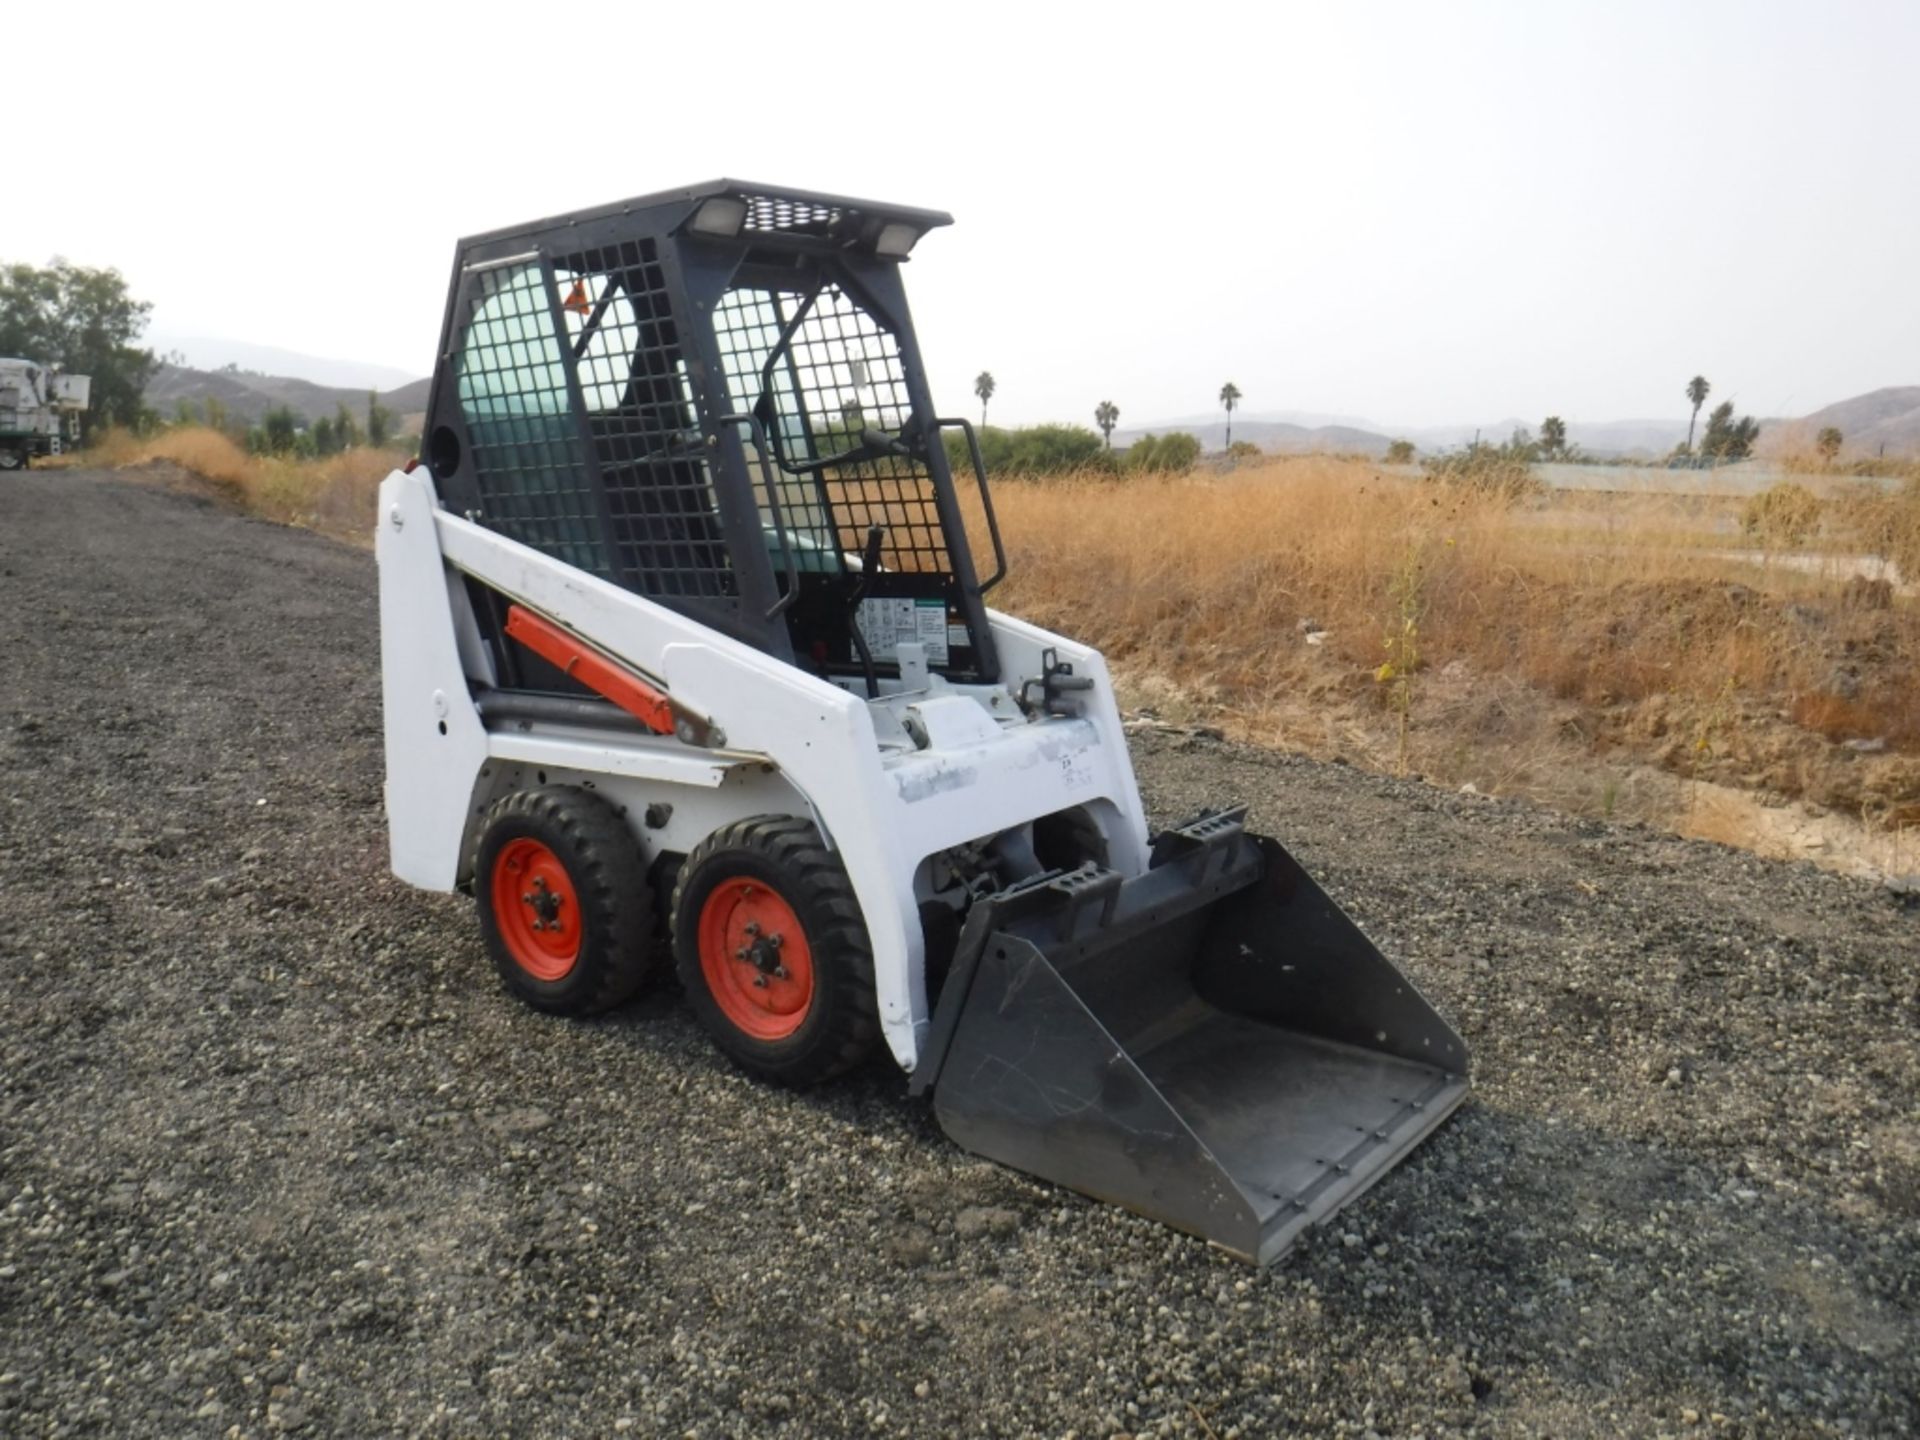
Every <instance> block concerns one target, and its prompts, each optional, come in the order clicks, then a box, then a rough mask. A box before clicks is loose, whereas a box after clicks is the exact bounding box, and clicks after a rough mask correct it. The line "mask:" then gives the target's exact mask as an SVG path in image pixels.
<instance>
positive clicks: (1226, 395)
mask: <svg viewBox="0 0 1920 1440" xmlns="http://www.w3.org/2000/svg"><path fill="white" fill-rule="evenodd" d="M1220 403H1221V404H1222V405H1224V406H1226V407H1227V449H1229V450H1231V449H1232V448H1233V407H1234V406H1236V405H1238V404H1239V403H1240V387H1239V386H1238V385H1236V384H1234V383H1233V381H1231V380H1229V381H1227V383H1226V384H1224V385H1222V386H1221V387H1220Z"/></svg>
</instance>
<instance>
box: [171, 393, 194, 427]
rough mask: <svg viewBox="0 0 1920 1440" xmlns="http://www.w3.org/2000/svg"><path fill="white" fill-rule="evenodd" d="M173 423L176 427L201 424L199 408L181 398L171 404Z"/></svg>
mask: <svg viewBox="0 0 1920 1440" xmlns="http://www.w3.org/2000/svg"><path fill="white" fill-rule="evenodd" d="M173 423H174V424H176V425H198V424H200V423H201V415H200V406H199V405H198V404H197V403H196V402H194V401H192V400H189V399H187V398H186V396H184V395H183V396H181V397H180V398H179V399H178V400H176V401H174V404H173Z"/></svg>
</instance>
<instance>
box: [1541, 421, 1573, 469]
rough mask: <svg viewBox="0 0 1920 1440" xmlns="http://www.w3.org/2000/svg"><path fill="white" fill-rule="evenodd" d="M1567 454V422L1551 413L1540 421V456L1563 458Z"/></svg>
mask: <svg viewBox="0 0 1920 1440" xmlns="http://www.w3.org/2000/svg"><path fill="white" fill-rule="evenodd" d="M1566 454H1567V422H1566V421H1564V420H1562V419H1561V418H1560V417H1559V416H1558V415H1549V416H1547V418H1546V419H1544V420H1542V421H1541V422H1540V458H1541V459H1542V460H1561V459H1564V458H1565V457H1566Z"/></svg>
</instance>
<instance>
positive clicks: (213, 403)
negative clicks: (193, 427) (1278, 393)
mask: <svg viewBox="0 0 1920 1440" xmlns="http://www.w3.org/2000/svg"><path fill="white" fill-rule="evenodd" d="M207 424H209V425H211V426H212V427H213V428H214V429H216V430H225V429H226V428H227V407H226V405H225V404H224V403H223V402H222V401H221V399H220V397H219V396H217V395H209V396H208V397H207Z"/></svg>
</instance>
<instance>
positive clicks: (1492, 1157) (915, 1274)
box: [0, 472, 1920, 1437]
mask: <svg viewBox="0 0 1920 1440" xmlns="http://www.w3.org/2000/svg"><path fill="white" fill-rule="evenodd" d="M376 649H377V636H376V624H375V610H374V576H373V567H372V563H371V561H370V559H369V558H368V556H367V555H365V554H363V553H360V552H357V551H354V550H350V549H346V548H343V547H340V546H337V545H334V544H331V543H329V542H326V541H323V540H319V539H316V538H314V537H312V536H309V535H305V534H302V533H299V532H296V531H289V530H283V529H278V528H276V527H273V526H270V525H267V524H263V523H259V522H256V521H252V520H248V519H244V518H241V517H238V516H235V515H232V514H229V513H226V512H224V511H222V510H219V509H217V508H215V507H213V506H211V505H209V504H206V503H204V502H199V501H195V500H193V499H192V498H190V497H186V496H182V495H180V494H175V493H168V492H166V491H165V490H163V489H162V488H160V487H159V486H157V485H154V484H135V483H131V482H128V481H126V480H123V479H116V478H112V477H107V476H102V475H98V474H90V473H86V472H65V473H48V472H36V473H34V474H31V475H27V476H12V477H8V478H7V479H6V480H5V481H4V482H0V764H4V766H5V776H6V786H5V803H4V805H0V874H4V876H5V877H6V878H5V881H4V889H0V966H4V969H5V974H6V977H7V981H8V987H9V993H8V996H7V1001H6V1004H5V1007H4V1009H3V1010H0V1065H3V1066H4V1071H3V1073H0V1434H4V1435H7V1436H23V1437H24V1436H42V1435H48V1436H51V1435H112V1436H176V1435H178V1436H188V1435H209V1436H218V1435H227V1436H240V1435H246V1436H254V1435H264V1434H272V1433H275V1432H298V1433H302V1434H307V1435H344V1436H370V1435H387V1434H407V1435H446V1436H461V1435H513V1436H530V1437H531V1436H541V1437H545V1436H563V1435H582V1436H585V1435H594V1436H599V1435H610V1434H623V1433H624V1434H633V1435H644V1436H652V1435H681V1434H686V1435H696V1436H702V1437H719V1436H769V1435H794V1436H798V1435H841V1434H880V1433H885V1434H893V1435H916V1436H921V1435H958V1434H976V1435H1028V1434H1031V1435H1045V1436H1061V1435H1069V1434H1074V1435H1079V1436H1083V1437H1090V1436H1110V1435H1114V1434H1120V1433H1126V1434H1134V1435H1162V1434H1178V1435H1187V1436H1201V1437H1207V1436H1218V1437H1226V1436H1232V1435H1236V1434H1237V1435H1241V1436H1255V1435H1261V1436H1265V1435H1326V1434H1352V1435H1362V1434H1366V1433H1369V1432H1372V1433H1377V1434H1379V1435H1382V1436H1388V1435H1391V1436H1399V1437H1407V1436H1413V1435H1425V1436H1428V1437H1438V1436H1442V1435H1458V1434H1473V1435H1555V1436H1572V1435H1614V1434H1633V1435H1653V1434H1673V1435H1688V1434H1696V1433H1697V1434H1702V1435H1706V1434H1712V1435H1739V1434H1765V1435H1800V1434H1827V1433H1842V1434H1845V1433H1851V1434H1855V1435H1869V1434H1871V1435H1889V1436H1891V1435H1904V1434H1911V1433H1913V1432H1915V1431H1916V1430H1920V1360H1916V1357H1915V1346H1914V1341H1915V1338H1916V1331H1917V1330H1920V1325H1917V1323H1916V1322H1917V1321H1920V1124H1917V1123H1916V1113H1917V1112H1920V1058H1917V1056H1916V1041H1915V1035H1916V1025H1915V1021H1916V1014H1917V1013H1920V993H1917V990H1916V986H1917V984H1920V966H1916V960H1917V959H1920V912H1916V910H1915V908H1914V906H1913V902H1912V901H1911V900H1902V899H1900V898H1899V897H1897V896H1895V895H1893V894H1891V893H1890V892H1888V891H1885V890H1881V889H1875V888H1873V887H1871V886H1870V885H1868V884H1866V883H1865V882H1861V881H1854V880H1847V879H1842V878H1838V877H1835V876H1830V875H1824V874H1820V873H1818V872H1815V871H1813V870H1812V869H1810V868H1807V867H1804V866H1790V865H1783V864H1778V863H1774V862H1769V861H1762V860H1757V859H1754V858H1752V857H1750V856H1747V855H1744V854H1741V853H1738V852H1735V851H1731V850H1725V849H1720V848H1717V847H1714V846H1709V845H1704V844H1698V843H1691V842H1684V841H1680V840H1675V839H1670V838H1666V837H1663V836H1660V835H1656V834H1654V833H1652V832H1649V831H1645V830H1639V829H1624V828H1611V827H1607V826H1603V825H1599V824H1593V823H1588V822H1582V821H1575V820H1570V819H1566V818H1562V817H1559V816H1556V815H1553V814H1550V813H1547V812H1544V811H1541V810H1537V809H1532V808H1528V807H1525V806H1520V805H1513V804H1505V803H1493V802H1489V801H1485V800H1479V799H1473V798H1468V797H1461V796H1454V795H1450V794H1445V793H1441V792H1438V791H1435V790H1432V789H1429V788H1426V787H1423V786H1420V785H1418V784H1414V783H1407V782H1400V781H1395V780H1391V779H1386V778H1382V777H1378V776H1373V775H1367V774H1361V773H1357V772H1354V771H1352V770H1349V769H1345V768H1343V767H1340V766H1332V765H1323V764H1317V763H1312V762H1308V761H1304V760H1300V759H1294V758H1289V757H1286V756H1281V755H1276V754H1270V753H1264V752H1260V751H1254V750H1246V749H1237V748H1231V747H1226V746H1222V745H1218V744H1215V743H1211V742H1207V741H1203V740H1170V739H1165V738H1159V739H1153V738H1148V739H1143V740H1142V741H1141V742H1140V748H1139V764H1140V768H1141V774H1142V778H1143V783H1144V785H1145V788H1146V791H1147V796H1148V803H1149V807H1150V809H1151V810H1152V811H1153V812H1154V814H1155V816H1156V817H1157V818H1159V819H1161V820H1171V819H1174V818H1178V817H1180V816H1181V815H1183V814H1184V813H1189V812H1191V811H1193V810H1195V809H1197V808H1199V807H1200V806H1201V805H1203V804H1206V803H1220V802H1224V801H1227V800H1230V799H1245V800H1248V801H1250V802H1251V803H1252V804H1253V807H1254V813H1255V819H1256V821H1257V822H1258V823H1259V824H1260V826H1261V828H1264V829H1267V830H1269V831H1271V832H1273V833H1276V834H1278V835H1280V836H1281V837H1283V838H1284V839H1285V840H1286V841H1287V843H1288V844H1289V845H1291V846H1293V847H1294V848H1295V849H1296V851H1297V853H1299V854H1300V855H1301V857H1302V859H1303V860H1305V862H1306V863H1307V864H1308V865H1309V867H1310V868H1312V869H1313V870H1314V871H1315V872H1316V873H1317V874H1319V875H1320V876H1321V877H1322V878H1323V880H1324V881H1325V882H1326V883H1327V885H1328V887H1329V889H1331V890H1332V891H1333V892H1334V893H1335V894H1336V895H1337V896H1339V897H1340V898H1342V899H1343V900H1344V901H1345V902H1346V903H1347V904H1348V905H1349V906H1350V908H1351V909H1352V910H1353V911H1354V913H1355V914H1356V916H1357V917H1358V918H1359V919H1360V920H1361V922H1362V923H1363V924H1365V925H1366V926H1367V927H1368V928H1369V929H1370V930H1371V932H1372V933H1373V935H1374V936H1375V938H1376V939H1377V940H1378V941H1379V942H1380V943H1381V946H1382V948H1383V949H1385V950H1386V952H1387V953H1388V954H1389V955H1392V956H1394V957H1396V958H1397V959H1398V960H1399V962H1400V963H1401V964H1402V965H1403V966H1404V967H1405V968H1406V969H1407V970H1408V971H1409V972H1410V973H1411V974H1412V975H1413V976H1414V977H1415V978H1416V979H1417V980H1418V981H1419V983H1420V984H1421V985H1422V986H1423V987H1425V988H1426V989H1427V991H1428V993H1429V994H1430V995H1431V996H1432V997H1433V998H1435V1000H1436V1001H1437V1002H1438V1003H1439V1004H1440V1006H1441V1008H1442V1009H1443V1010H1444V1011H1445V1012H1446V1013H1447V1014H1448V1015H1449V1016H1450V1017H1452V1018H1453V1019H1454V1020H1455V1022H1456V1023H1457V1025H1458V1026H1459V1028H1460V1029H1461V1030H1462V1032H1463V1033H1464V1034H1465V1035H1466V1037H1467V1039H1468V1041H1469V1043H1470V1044H1472V1045H1473V1047H1474V1050H1475V1064H1476V1074H1477V1080H1478V1089H1477V1092H1476V1095H1475V1097H1474V1098H1473V1099H1472V1100H1470V1101H1469V1103H1468V1105H1467V1106H1466V1107H1465V1108H1464V1109H1463V1110H1462V1111H1461V1112H1460V1113H1459V1115H1458V1116H1457V1117H1456V1118H1455V1119H1454V1120H1453V1121H1452V1122H1450V1123H1449V1124H1448V1125H1447V1126H1446V1127H1445V1128H1444V1129H1442V1130H1441V1131H1440V1132H1439V1133H1438V1134H1437V1135H1436V1136H1434V1137H1433V1138H1432V1139H1431V1140H1430V1141H1429V1142H1428V1143H1427V1144H1426V1145H1425V1146H1424V1147H1422V1148H1421V1149H1420V1150H1419V1151H1418V1153H1417V1154H1416V1155H1415V1156H1414V1157H1413V1158H1412V1159H1411V1160H1410V1161H1409V1162H1408V1163H1407V1164H1405V1165H1403V1166H1402V1167H1401V1168H1399V1169H1398V1170H1396V1171H1395V1172H1394V1173H1393V1174H1391V1175H1390V1176H1388V1177H1387V1178H1386V1179H1385V1180H1384V1181H1383V1182H1382V1183H1381V1184H1379V1185H1378V1186H1377V1187H1375V1188H1374V1189H1373V1190H1372V1191H1370V1192H1369V1193H1368V1194H1367V1195H1366V1196H1365V1197H1364V1198H1363V1199H1362V1200H1361V1201H1359V1202H1358V1203H1357V1204H1356V1205H1355V1206H1354V1207H1352V1208H1351V1209H1349V1210H1348V1211H1347V1212H1345V1214H1344V1215H1342V1216H1341V1217H1339V1218H1338V1219H1337V1220H1336V1221H1335V1222H1334V1223H1333V1225H1332V1227H1331V1228H1330V1229H1329V1230H1327V1231H1325V1232H1322V1233H1320V1234H1319V1235H1317V1236H1315V1237H1313V1238H1312V1239H1310V1240H1309V1242H1308V1243H1307V1245H1306V1246H1305V1247H1304V1248H1303V1249H1301V1250H1300V1251H1298V1252H1296V1253H1295V1254H1294V1255H1293V1256H1292V1257H1290V1258H1289V1259H1288V1260H1287V1261H1286V1262H1284V1263H1283V1264H1282V1265H1280V1266H1279V1267H1277V1268H1276V1269H1274V1270H1272V1271H1269V1272H1267V1273H1264V1274H1260V1273H1256V1272H1254V1271H1251V1270H1249V1269H1246V1268H1244V1267H1242V1266H1241V1265H1239V1264H1237V1263H1235V1262H1233V1261H1230V1260H1228V1259H1226V1258H1225V1257H1223V1256H1221V1255H1219V1254H1218V1253H1216V1252H1213V1251H1211V1250H1209V1249H1208V1248H1207V1247H1205V1246H1204V1245H1202V1244H1200V1243H1198V1242H1195V1241H1192V1240H1189V1239H1186V1238H1184V1237H1181V1236H1177V1235H1174V1234H1172V1233H1170V1232H1168V1231H1166V1230H1164V1229H1161V1228H1160V1227H1158V1226H1155V1225H1153V1224H1151V1223H1149V1222H1146V1221H1144V1220H1140V1219H1137V1218H1135V1217H1133V1216H1130V1215H1127V1214H1123V1213H1121V1212H1118V1211H1115V1210H1112V1209H1109V1208H1105V1207H1101V1206H1097V1205H1093V1204H1090V1203H1087V1202H1084V1201H1082V1200H1080V1199H1079V1198H1077V1197H1075V1196H1072V1195H1069V1194H1065V1193H1062V1192H1059V1191H1055V1190H1053V1189H1051V1188H1049V1187H1047V1186H1044V1185H1040V1184H1037V1183H1034V1182H1030V1181H1028V1180H1026V1179H1024V1178H1022V1177H1021V1176H1019V1175H1015V1174H1012V1173H1009V1172H1006V1171H1003V1170H1000V1169H998V1168H996V1167H994V1166H992V1165H989V1164H986V1163H984V1162H981V1161H977V1160H974V1159H972V1158H970V1157H968V1156H965V1155H963V1154H961V1153H959V1152H957V1151H956V1150H955V1149H954V1148H953V1147H952V1146H951V1145H949V1144H948V1143H947V1142H946V1141H945V1140H944V1139H943V1138H942V1137H941V1136H940V1134H939V1132H938V1130H937V1128H936V1127H935V1125H934V1123H933V1121H932V1119H931V1116H930V1115H929V1114H928V1112H927V1111H926V1110H924V1109H922V1108H921V1107H919V1106H918V1105H916V1104H914V1103H911V1102H909V1101H908V1100H907V1099H906V1098H905V1095H904V1086H903V1084H902V1082H901V1080H900V1078H899V1077H898V1076H897V1075H893V1074H889V1073H887V1072H886V1071H885V1070H884V1069H882V1068H880V1067H876V1068H875V1069H874V1070H873V1071H872V1073H870V1074H866V1075H863V1076H861V1077H857V1078H855V1079H854V1080H852V1081H849V1082H846V1083H842V1084H839V1085H837V1086H834V1087H831V1088H829V1089H827V1090H825V1091H823V1092H816V1093H813V1094H809V1095H804V1096H798V1097H796V1096H790V1095H785V1094H779V1093H774V1092H770V1091H768V1090H766V1089H764V1088H761V1087H758V1086H756V1085H754V1084H751V1083H749V1082H747V1081H746V1080H744V1079H743V1078H741V1077H740V1076H738V1075H737V1074H735V1073H733V1072H732V1071H731V1070H729V1069H728V1068H727V1067H726V1066H725V1065H724V1064H723V1063H722V1062H721V1061H720V1060H719V1058H718V1057H717V1056H716V1055H715V1054H714V1053H713V1052H712V1051H711V1050H710V1049H709V1048H708V1046H707V1045H706V1044H705V1042H704V1041H703V1039H702V1037H701V1036H700V1035H699V1033H698V1032H697V1031H696V1030H695V1028H694V1026H693V1024H692V1022H691V1020H690V1019H689V1017H688V1015H687V1014H686V1012H685V1010H684V1008H683V1006H682V1005H680V1004H679V1003H678V1001H677V998H676V997H675V996H674V995H673V994H672V993H671V991H670V990H668V989H666V988H656V989H655V990H654V991H653V992H651V993H650V994H649V995H648V996H647V997H646V998H643V999H642V1000H641V1001H639V1002H637V1003H636V1004H634V1005H632V1006H630V1007H628V1008H627V1009H625V1010H623V1011H621V1012H619V1013H617V1014H615V1015H613V1016H611V1017H608V1018H606V1019H604V1020H601V1021H598V1022H595V1023H591V1024H579V1023H570V1022H564V1021H555V1020H550V1019H547V1018H543V1017H541V1016H539V1015H536V1014H534V1013H533V1012H531V1011H528V1010H525V1009H522V1008H519V1007H517V1006H515V1005H513V1004H511V1003H509V1002H508V1001H507V1000H506V999H505V998H504V997H503V996H502V995H501V993H500V992H499V990H498V989H497V988H496V985H495V983H494V981H493V979H492V977H491V974H490V971H489V970H488V967H487V963H486V959H485V956H484V954H483V952H482V950H481V948H480V945H479V943H478V940H477V937H476V932H475V927H474V924H473V921H472V918H471V915H470V914H469V907H468V904H467V902H464V901H461V900H457V899H450V898H443V897H432V896H426V895H421V894H418V893H415V892H412V891H410V890H407V889H405V888H403V887H401V886H399V885H398V884H396V883H395V882H393V881H392V880H390V879H389V878H388V876H387V874H386V867H385V840H384V834H383V830H382V821H381V811H380V778H381V770H380V755H379V690H378V675H377V661H376Z"/></svg>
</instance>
